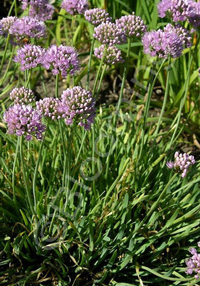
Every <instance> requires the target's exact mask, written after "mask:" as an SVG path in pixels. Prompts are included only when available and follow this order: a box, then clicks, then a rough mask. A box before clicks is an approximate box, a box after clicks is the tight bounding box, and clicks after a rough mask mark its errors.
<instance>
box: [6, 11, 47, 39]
mask: <svg viewBox="0 0 200 286" xmlns="http://www.w3.org/2000/svg"><path fill="white" fill-rule="evenodd" d="M9 33H10V34H11V35H13V36H14V37H16V39H17V41H20V40H23V39H24V38H42V37H45V36H46V26H45V24H44V22H42V21H39V20H37V19H36V18H32V17H29V16H24V17H22V18H18V19H16V21H14V22H13V24H12V25H11V27H10V29H9Z"/></svg>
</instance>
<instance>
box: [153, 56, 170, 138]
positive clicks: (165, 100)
mask: <svg viewBox="0 0 200 286" xmlns="http://www.w3.org/2000/svg"><path fill="white" fill-rule="evenodd" d="M170 64H171V58H169V66H170ZM169 78H170V69H168V71H167V82H166V89H165V95H164V100H163V105H162V109H161V112H160V116H159V119H158V124H157V127H156V131H155V133H154V135H155V138H156V137H157V135H158V131H159V128H160V124H161V122H162V117H163V114H164V111H165V107H166V103H167V97H168V93H169Z"/></svg>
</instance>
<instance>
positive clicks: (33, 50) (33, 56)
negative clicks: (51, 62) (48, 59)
mask: <svg viewBox="0 0 200 286" xmlns="http://www.w3.org/2000/svg"><path fill="white" fill-rule="evenodd" d="M44 55H45V49H43V48H41V47H40V46H35V45H30V44H27V45H24V46H23V47H21V48H19V49H18V50H17V55H16V56H15V57H14V59H13V61H14V62H17V63H20V65H21V70H22V71H25V70H29V69H32V68H35V67H37V66H38V65H39V64H41V63H43V60H44Z"/></svg>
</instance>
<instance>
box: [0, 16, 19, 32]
mask: <svg viewBox="0 0 200 286" xmlns="http://www.w3.org/2000/svg"><path fill="white" fill-rule="evenodd" d="M16 20H17V17H15V16H11V17H6V18H2V19H1V20H0V36H4V37H7V35H8V34H9V29H10V27H11V26H12V25H13V23H14V22H15V21H16Z"/></svg>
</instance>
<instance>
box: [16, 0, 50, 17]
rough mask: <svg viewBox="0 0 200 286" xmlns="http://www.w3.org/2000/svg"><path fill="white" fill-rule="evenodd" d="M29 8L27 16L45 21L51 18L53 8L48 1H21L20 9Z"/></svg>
mask: <svg viewBox="0 0 200 286" xmlns="http://www.w3.org/2000/svg"><path fill="white" fill-rule="evenodd" d="M28 6H29V7H30V8H29V16H31V17H35V18H36V19H38V20H41V21H45V20H48V19H51V18H52V15H53V12H54V7H53V5H51V4H49V1H48V0H22V9H23V10H25V9H26V8H28Z"/></svg>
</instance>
